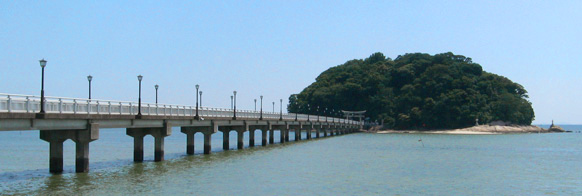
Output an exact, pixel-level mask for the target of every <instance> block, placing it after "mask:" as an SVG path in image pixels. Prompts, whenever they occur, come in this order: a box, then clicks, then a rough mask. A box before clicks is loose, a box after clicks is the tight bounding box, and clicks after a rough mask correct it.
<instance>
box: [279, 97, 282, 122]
mask: <svg viewBox="0 0 582 196" xmlns="http://www.w3.org/2000/svg"><path fill="white" fill-rule="evenodd" d="M279 102H280V103H279V108H280V110H281V111H280V112H279V120H283V99H279Z"/></svg>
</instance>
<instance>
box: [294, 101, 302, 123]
mask: <svg viewBox="0 0 582 196" xmlns="http://www.w3.org/2000/svg"><path fill="white" fill-rule="evenodd" d="M295 106H297V107H298V108H297V111H295V121H297V113H298V112H299V111H301V106H300V105H299V104H298V103H297V101H296V102H295Z"/></svg>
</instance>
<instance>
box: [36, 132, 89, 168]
mask: <svg viewBox="0 0 582 196" xmlns="http://www.w3.org/2000/svg"><path fill="white" fill-rule="evenodd" d="M40 139H42V140H44V141H47V142H49V145H50V147H49V158H50V159H49V171H50V172H51V173H61V172H63V142H65V141H66V140H67V139H71V140H73V141H74V142H75V171H76V172H87V171H89V142H92V141H95V140H97V139H99V124H97V123H90V124H89V127H87V129H84V130H46V131H43V130H41V131H40Z"/></svg>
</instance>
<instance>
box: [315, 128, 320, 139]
mask: <svg viewBox="0 0 582 196" xmlns="http://www.w3.org/2000/svg"><path fill="white" fill-rule="evenodd" d="M319 130H321V129H316V130H315V138H319Z"/></svg>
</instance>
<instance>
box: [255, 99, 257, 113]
mask: <svg viewBox="0 0 582 196" xmlns="http://www.w3.org/2000/svg"><path fill="white" fill-rule="evenodd" d="M256 111H257V99H255V112H256Z"/></svg>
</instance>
